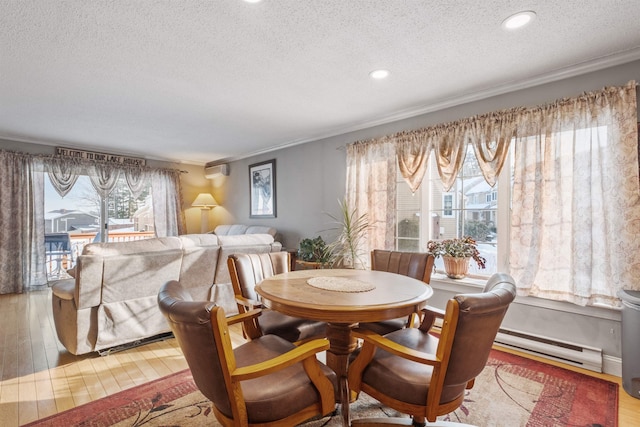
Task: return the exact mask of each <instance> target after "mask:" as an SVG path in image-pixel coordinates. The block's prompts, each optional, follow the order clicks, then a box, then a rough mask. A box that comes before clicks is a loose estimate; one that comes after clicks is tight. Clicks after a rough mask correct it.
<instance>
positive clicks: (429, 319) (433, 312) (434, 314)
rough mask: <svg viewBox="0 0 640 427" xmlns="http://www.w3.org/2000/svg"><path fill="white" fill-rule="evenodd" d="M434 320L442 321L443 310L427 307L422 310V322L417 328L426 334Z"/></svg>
mask: <svg viewBox="0 0 640 427" xmlns="http://www.w3.org/2000/svg"><path fill="white" fill-rule="evenodd" d="M436 319H444V310H441V309H439V308H437V307H432V306H430V305H428V306H426V307H424V308H423V309H422V322H420V326H419V327H418V328H419V329H420V330H421V331H424V332H428V331H429V329H431V327H432V326H433V324H434V322H435V321H436Z"/></svg>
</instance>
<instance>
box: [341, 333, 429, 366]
mask: <svg viewBox="0 0 640 427" xmlns="http://www.w3.org/2000/svg"><path fill="white" fill-rule="evenodd" d="M353 335H354V336H355V337H357V338H361V339H362V340H364V342H365V344H367V343H368V344H370V345H373V346H375V347H378V348H381V349H383V350H385V351H388V352H389V353H391V354H394V355H396V356H399V357H402V358H403V359H407V360H412V361H414V362H418V363H422V364H423V365H431V366H437V365H439V364H440V360H439V359H438V358H437V357H436V355H435V354H431V353H424V352H422V351H417V350H414V349H412V348H409V347H405V346H403V345H401V344H398V343H397V342H394V341H391V340H390V339H388V338H385V337H383V336H382V335H378V334H376V333H375V332H373V331H369V330H366V329H360V328H357V329H354V330H353Z"/></svg>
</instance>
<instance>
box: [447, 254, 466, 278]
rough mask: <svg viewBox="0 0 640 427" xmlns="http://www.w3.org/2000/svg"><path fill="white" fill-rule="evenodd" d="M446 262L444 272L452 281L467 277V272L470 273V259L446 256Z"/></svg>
mask: <svg viewBox="0 0 640 427" xmlns="http://www.w3.org/2000/svg"><path fill="white" fill-rule="evenodd" d="M442 260H443V261H444V271H445V272H446V273H447V276H448V277H450V278H452V279H462V278H463V277H465V276H466V275H467V271H469V261H470V260H471V257H469V258H456V257H452V256H447V255H444V256H443V257H442Z"/></svg>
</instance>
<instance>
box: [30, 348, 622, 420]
mask: <svg viewBox="0 0 640 427" xmlns="http://www.w3.org/2000/svg"><path fill="white" fill-rule="evenodd" d="M351 414H352V415H351V416H352V419H356V418H369V417H385V416H387V417H396V416H403V417H406V415H403V414H398V413H396V412H395V411H393V410H391V409H389V408H386V407H383V406H381V405H380V404H379V403H378V402H377V401H375V400H374V399H372V398H371V397H369V396H366V395H361V396H360V398H359V399H358V401H356V402H355V403H352V404H351ZM617 416H618V385H617V384H615V383H613V382H609V381H605V380H601V379H599V378H594V377H590V376H588V375H583V374H580V373H576V372H573V371H569V370H566V369H562V368H558V367H555V366H551V365H547V364H545V363H540V362H537V361H534V360H530V359H526V358H523V357H520V356H516V355H513V354H509V353H505V352H501V351H496V350H493V351H492V352H491V358H490V359H489V363H488V364H487V367H486V368H485V369H484V371H483V372H482V374H481V375H480V376H479V377H478V378H477V379H476V383H475V386H474V388H473V389H471V390H469V391H467V396H466V398H465V400H464V403H463V405H462V406H461V407H460V408H459V409H458V410H456V411H455V412H453V413H451V414H448V415H446V416H444V417H441V418H440V419H441V420H443V421H453V422H461V423H466V424H472V425H476V426H482V427H486V426H505V427H507V426H508V427H513V426H593V427H599V426H602V427H605V426H607V427H608V426H611V427H615V426H617ZM203 425H208V426H219V425H220V424H218V422H217V421H216V420H215V417H214V416H213V412H212V410H211V404H210V402H209V401H208V400H207V399H206V398H205V397H204V396H203V395H202V394H201V393H200V392H199V391H198V389H197V388H196V386H195V384H194V383H193V379H192V377H191V374H190V372H189V370H185V371H182V372H178V373H176V374H173V375H170V376H168V377H165V378H161V379H158V380H156V381H152V382H150V383H147V384H144V385H141V386H138V387H134V388H131V389H129V390H125V391H122V392H120V393H117V394H115V395H112V396H109V397H106V398H103V399H100V400H97V401H95V402H91V403H88V404H86V405H83V406H79V407H77V408H74V409H71V410H69V411H66V412H62V413H60V414H57V415H54V416H51V417H48V418H45V419H42V420H39V421H36V422H34V423H31V424H28V426H29V427H35V426H52V427H56V426H60V427H62V426H64V427H67V426H203ZM340 425H341V418H340V416H339V414H337V415H335V416H333V417H326V418H323V419H321V420H315V421H310V422H308V423H306V424H304V426H305V427H325V426H326V427H333V426H340Z"/></svg>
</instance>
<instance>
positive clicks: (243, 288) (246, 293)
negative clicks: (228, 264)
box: [229, 251, 289, 301]
mask: <svg viewBox="0 0 640 427" xmlns="http://www.w3.org/2000/svg"><path fill="white" fill-rule="evenodd" d="M229 258H230V259H231V260H232V262H233V263H234V264H235V269H236V272H237V278H238V280H237V281H236V280H233V277H232V283H233V286H234V293H235V294H236V295H242V296H243V297H245V298H247V299H251V300H256V301H257V300H258V294H257V293H256V291H255V287H256V285H257V284H258V283H260V282H261V281H263V280H264V279H266V278H269V277H271V276H274V275H276V274H280V273H285V272H287V271H289V253H288V252H285V251H281V252H269V253H264V254H233V255H229Z"/></svg>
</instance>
